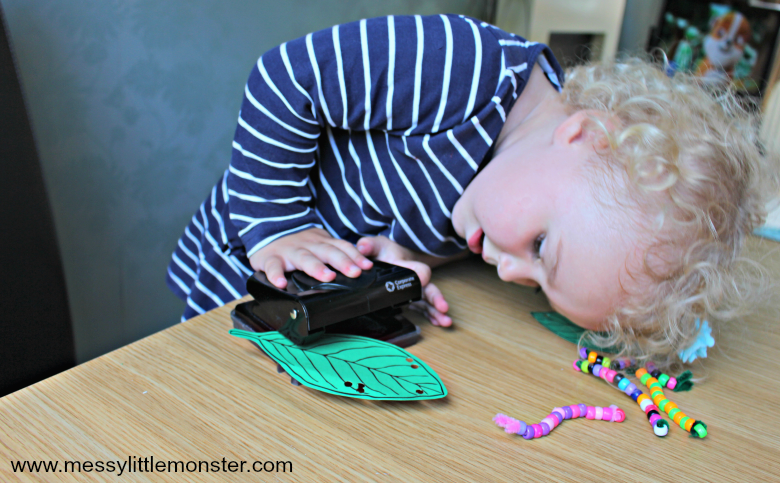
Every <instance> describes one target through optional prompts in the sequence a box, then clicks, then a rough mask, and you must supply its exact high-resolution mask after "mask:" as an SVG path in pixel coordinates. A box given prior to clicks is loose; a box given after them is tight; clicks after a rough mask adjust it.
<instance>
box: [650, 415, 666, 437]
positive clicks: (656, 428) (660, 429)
mask: <svg viewBox="0 0 780 483" xmlns="http://www.w3.org/2000/svg"><path fill="white" fill-rule="evenodd" d="M661 421H663V419H661V420H660V421H659V422H661ZM653 432H654V433H655V435H656V436H660V437H664V436H666V435H667V434H669V425H668V424H667V425H663V426H661V425H659V424H658V423H656V424H655V425H653Z"/></svg>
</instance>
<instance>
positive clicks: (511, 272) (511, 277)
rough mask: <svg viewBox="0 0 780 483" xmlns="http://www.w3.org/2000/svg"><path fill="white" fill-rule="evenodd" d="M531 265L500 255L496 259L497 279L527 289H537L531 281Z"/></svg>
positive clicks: (518, 259)
mask: <svg viewBox="0 0 780 483" xmlns="http://www.w3.org/2000/svg"><path fill="white" fill-rule="evenodd" d="M532 275H533V274H532V273H531V265H530V264H529V263H528V262H527V261H525V260H522V259H520V258H516V257H512V256H510V255H507V254H502V255H501V256H500V257H499V259H498V278H500V279H501V280H503V281H505V282H514V283H518V284H520V285H526V286H529V287H538V286H539V284H538V283H537V282H536V281H535V280H534V279H533V276H532Z"/></svg>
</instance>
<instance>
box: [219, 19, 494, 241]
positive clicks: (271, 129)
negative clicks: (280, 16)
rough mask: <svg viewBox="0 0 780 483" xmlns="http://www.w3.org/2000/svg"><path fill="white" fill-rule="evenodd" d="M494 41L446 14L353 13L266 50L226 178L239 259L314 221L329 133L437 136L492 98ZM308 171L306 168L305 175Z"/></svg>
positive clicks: (255, 70)
mask: <svg viewBox="0 0 780 483" xmlns="http://www.w3.org/2000/svg"><path fill="white" fill-rule="evenodd" d="M500 58H501V48H500V47H499V46H498V44H497V40H496V38H495V36H493V35H491V34H490V33H489V32H486V31H485V30H484V29H478V28H477V27H476V25H475V23H474V21H473V20H471V19H468V18H462V17H457V16H450V15H435V16H427V17H422V16H397V17H392V16H391V17H381V18H375V19H367V20H360V21H358V22H353V23H349V24H344V25H337V26H334V27H332V28H330V29H326V30H321V31H319V32H315V33H312V34H309V35H306V36H305V37H302V38H300V39H297V40H294V41H291V42H288V43H286V44H283V45H281V46H279V47H277V48H275V49H272V50H271V51H269V52H267V53H266V54H264V55H263V56H262V57H261V58H260V59H259V60H258V61H257V64H256V65H255V66H254V68H253V69H252V72H251V74H250V77H249V80H248V82H247V85H246V88H245V91H244V100H243V103H242V106H241V112H240V114H239V119H238V126H237V128H236V135H235V139H234V142H233V154H232V158H231V165H230V169H229V173H228V178H227V186H228V193H229V195H230V201H229V212H230V220H231V222H232V223H233V224H234V225H235V226H236V228H237V230H238V232H239V236H240V237H241V239H242V242H243V244H244V246H245V247H246V248H247V255H248V256H249V255H252V254H253V253H254V252H256V251H257V250H259V249H260V248H262V247H264V246H265V245H267V244H268V243H270V242H272V241H274V240H276V239H277V238H279V237H281V236H284V235H286V234H290V233H294V232H296V231H300V230H303V229H306V228H309V227H312V226H322V220H321V219H320V218H319V216H318V215H317V213H316V210H315V209H314V199H313V197H314V195H313V193H312V191H311V183H310V180H309V176H310V174H311V170H312V168H313V167H314V166H315V160H316V159H317V153H318V148H319V143H327V142H328V140H327V136H325V135H324V134H325V128H326V126H329V127H330V128H332V129H341V130H350V131H369V130H378V131H385V132H388V133H390V134H395V135H406V136H409V135H415V134H435V133H437V132H444V131H446V130H448V129H451V128H452V127H453V126H456V125H458V124H459V123H462V122H463V120H464V119H467V118H469V117H470V116H471V115H472V111H475V110H476V109H477V108H478V107H479V106H481V105H484V104H485V103H488V102H490V100H491V97H492V94H493V91H494V90H495V89H494V88H492V87H490V86H494V85H495V82H496V78H495V77H496V76H495V75H491V76H486V75H484V73H485V72H493V71H495V66H496V65H499V64H500ZM312 176H314V174H312Z"/></svg>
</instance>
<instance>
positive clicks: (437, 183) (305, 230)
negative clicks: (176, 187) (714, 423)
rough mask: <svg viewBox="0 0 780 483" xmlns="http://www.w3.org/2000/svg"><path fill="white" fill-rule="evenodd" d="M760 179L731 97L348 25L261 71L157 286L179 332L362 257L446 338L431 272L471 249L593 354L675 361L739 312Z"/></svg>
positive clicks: (275, 55) (414, 28)
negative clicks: (291, 275) (419, 300)
mask: <svg viewBox="0 0 780 483" xmlns="http://www.w3.org/2000/svg"><path fill="white" fill-rule="evenodd" d="M770 168H772V169H775V168H773V167H772V166H770V164H769V162H768V160H767V158H765V157H764V156H762V154H761V153H760V152H759V147H758V143H757V139H756V135H755V128H754V126H753V124H752V120H751V118H750V117H749V116H747V115H746V114H744V112H743V111H742V110H741V109H739V107H738V106H737V105H736V103H734V102H733V97H729V96H725V97H722V98H720V99H717V98H714V97H713V96H711V95H710V94H708V93H706V92H704V91H703V90H702V89H701V88H699V87H698V86H697V85H696V84H695V83H694V82H693V81H691V80H689V79H688V78H677V77H675V78H671V79H670V78H668V77H667V76H665V75H664V74H663V72H662V71H661V70H659V69H658V68H657V67H655V66H653V65H651V64H648V63H645V62H643V61H638V60H632V61H629V62H627V63H622V64H614V65H591V66H583V67H577V68H575V69H573V70H572V71H571V72H569V74H568V76H567V78H566V82H565V84H564V74H563V72H562V70H561V68H560V66H559V64H558V62H557V61H556V60H555V58H554V57H553V55H552V53H551V52H550V50H549V49H548V48H547V47H546V46H545V45H542V44H537V43H534V42H528V41H525V40H524V39H522V38H520V37H517V36H515V35H513V34H509V33H506V32H504V31H502V30H500V29H497V28H496V27H493V26H491V25H488V24H486V23H483V22H480V21H478V20H475V19H472V18H468V17H463V16H455V15H436V16H429V17H423V16H408V17H407V16H395V17H393V16H390V17H385V18H375V19H369V20H361V21H359V22H354V23H349V24H345V25H339V26H335V27H333V28H331V29H326V30H322V31H319V32H316V33H313V34H309V35H307V36H305V37H303V38H300V39H297V40H294V41H291V42H288V43H285V44H283V45H281V46H279V47H277V48H275V49H272V50H271V51H269V52H267V53H265V54H264V55H263V56H262V57H260V59H258V61H257V64H256V66H255V67H254V68H253V69H252V72H251V74H250V76H249V80H248V82H247V84H246V87H245V90H244V101H243V104H242V106H241V111H240V113H239V117H238V127H237V129H236V134H235V139H234V141H233V151H232V158H231V161H230V166H229V167H228V169H227V170H226V171H225V173H224V175H223V176H222V178H221V180H220V181H219V182H218V183H217V184H216V185H215V186H214V188H213V189H212V191H211V194H210V196H209V197H208V199H207V200H206V201H205V202H204V203H203V204H202V205H201V207H200V210H199V211H198V212H197V213H196V214H195V216H194V217H193V218H192V221H191V223H190V224H189V226H188V227H187V228H186V229H185V233H184V235H183V236H182V238H181V239H180V240H179V243H178V248H177V249H176V251H175V253H174V254H173V260H172V262H171V264H170V266H169V269H168V277H167V280H168V284H169V286H170V287H171V289H172V290H173V291H174V292H175V293H176V294H177V295H179V296H180V297H181V298H183V299H185V300H186V301H187V307H186V310H185V313H184V316H183V317H182V320H186V319H188V318H190V317H193V316H195V315H197V314H199V313H203V312H205V311H207V310H210V309H212V308H214V307H217V306H220V305H223V304H224V303H226V302H229V301H231V300H233V299H236V298H239V297H241V296H242V295H244V294H246V289H245V282H246V278H247V277H248V276H249V275H251V274H252V273H253V271H255V270H260V271H264V272H265V273H266V275H267V277H268V279H269V280H270V281H271V283H273V284H275V285H276V286H278V287H280V288H283V287H284V286H285V284H286V280H285V278H284V276H283V273H284V272H285V271H292V270H295V269H298V270H303V271H305V272H306V273H308V274H309V275H311V276H312V277H314V278H316V279H318V280H322V281H329V280H332V279H333V278H334V277H335V273H334V272H333V271H332V270H331V268H333V269H335V270H338V271H340V272H342V273H343V274H344V275H346V276H348V277H356V276H358V275H359V274H360V272H361V270H363V269H368V268H370V267H371V266H372V262H371V261H370V258H374V259H377V260H383V261H387V262H390V263H394V264H396V265H401V266H405V267H408V268H410V269H412V270H415V271H416V272H417V274H418V275H419V277H420V279H421V281H422V283H423V286H424V289H423V290H424V307H425V312H426V314H427V316H428V318H429V319H430V320H431V322H432V323H433V324H435V325H440V326H449V325H451V323H452V320H451V318H450V317H449V316H448V315H447V311H448V305H447V302H446V300H445V298H444V296H443V295H442V293H441V291H440V290H439V289H438V288H437V287H436V286H435V285H434V284H431V283H430V277H431V268H432V267H435V266H437V265H441V264H443V263H446V262H447V261H450V260H453V259H456V258H460V257H463V256H464V255H466V254H467V253H468V251H469V250H470V251H471V252H474V253H478V254H481V255H482V258H483V259H484V260H485V261H486V262H487V263H490V264H492V265H495V266H496V267H497V268H498V275H499V277H500V278H501V279H502V280H505V281H511V282H516V283H520V284H523V285H528V286H533V287H540V288H541V289H542V290H544V292H545V294H546V295H547V297H548V299H549V301H550V304H551V306H552V307H553V308H554V309H555V310H556V311H558V312H560V313H561V314H563V315H565V316H566V317H568V318H569V319H571V320H572V321H573V322H575V323H576V324H578V325H580V326H582V327H585V328H587V329H594V330H602V331H606V332H607V334H608V336H607V337H606V340H604V338H602V340H601V342H603V343H618V344H622V345H623V347H624V348H625V352H632V353H634V354H635V355H648V356H654V357H656V360H660V361H661V362H662V363H663V362H664V361H666V362H673V360H674V354H677V352H678V351H679V350H680V349H681V348H684V347H686V346H687V345H689V344H690V342H691V341H692V340H693V339H694V338H695V337H696V332H697V323H698V322H697V321H698V320H704V319H707V320H708V321H710V322H711V323H713V324H716V323H718V322H721V321H725V320H727V319H729V318H733V317H735V316H736V315H738V314H739V310H738V309H739V308H740V302H744V301H745V300H744V297H745V295H746V294H745V291H744V289H745V285H744V284H745V283H746V282H742V281H741V280H742V279H740V278H737V275H738V270H737V268H736V267H739V263H737V262H738V260H739V252H740V249H741V246H742V243H743V239H744V236H745V235H746V234H747V233H749V232H750V231H751V229H752V228H753V227H754V226H755V225H756V224H757V223H759V222H760V221H761V219H762V217H763V216H764V211H763V206H764V200H763V199H762V197H761V195H762V193H767V192H769V190H770V188H771V186H776V184H775V185H771V183H772V182H774V181H775V180H776V177H775V175H776V172H775V171H772V169H770ZM765 184H766V185H765ZM329 266H330V267H331V268H329ZM751 293H753V292H751Z"/></svg>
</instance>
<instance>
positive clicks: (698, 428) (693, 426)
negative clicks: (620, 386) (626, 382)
mask: <svg viewBox="0 0 780 483" xmlns="http://www.w3.org/2000/svg"><path fill="white" fill-rule="evenodd" d="M653 367H655V366H653ZM635 375H636V377H637V379H639V380H640V381H642V384H645V385H647V388H648V389H649V390H650V397H648V396H647V395H645V394H642V396H644V398H642V399H643V400H642V401H641V402H640V401H639V399H637V402H640V405H641V404H650V403H651V401H650V398H652V402H654V403H655V405H654V406H653V407H656V406H657V407H659V408H661V411H665V412H666V414H668V415H669V417H670V418H672V420H673V421H674V422H675V423H676V424H678V425H679V426H680V427H681V428H683V429H684V430H686V431H688V432H689V433H691V435H693V436H696V437H698V438H704V437H705V436H707V425H706V424H704V423H703V422H701V421H696V420H693V419H691V418H690V417H688V416H686V415H685V413H684V412H682V411H680V408H678V407H677V405H676V404H675V403H673V402H672V401H670V400H668V399H667V398H666V396H664V391H663V385H662V384H661V381H660V380H658V379H656V378H655V377H653V376H652V375H650V374H648V373H647V369H641V368H640V369H637V371H636V374H635ZM667 387H668V385H667ZM642 396H640V398H641V397H642Z"/></svg>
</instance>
